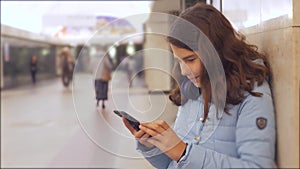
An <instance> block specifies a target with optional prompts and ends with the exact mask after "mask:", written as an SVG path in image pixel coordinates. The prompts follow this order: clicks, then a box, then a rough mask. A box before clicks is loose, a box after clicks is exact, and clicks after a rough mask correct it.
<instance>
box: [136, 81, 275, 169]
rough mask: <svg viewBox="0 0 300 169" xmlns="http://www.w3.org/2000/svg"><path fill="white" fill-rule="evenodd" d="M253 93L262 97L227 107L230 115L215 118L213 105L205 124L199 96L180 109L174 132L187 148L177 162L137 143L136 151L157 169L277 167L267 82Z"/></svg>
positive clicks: (252, 97)
mask: <svg viewBox="0 0 300 169" xmlns="http://www.w3.org/2000/svg"><path fill="white" fill-rule="evenodd" d="M253 91H255V92H260V93H262V94H263V96H262V97H254V96H252V95H250V94H248V95H247V96H246V98H245V99H244V100H243V101H242V102H241V103H240V104H238V105H235V106H231V107H230V109H229V112H230V115H228V114H226V113H221V114H220V115H219V117H220V118H217V117H216V110H215V107H214V106H213V105H212V106H211V107H210V110H209V113H208V120H207V121H206V122H205V123H204V124H203V123H202V122H201V120H200V118H201V117H202V115H203V104H202V98H201V96H200V97H199V98H198V100H189V101H188V102H187V103H186V104H184V105H183V106H180V107H179V109H178V114H177V119H176V121H175V125H174V131H175V132H176V133H177V135H178V136H179V137H180V138H181V139H182V140H183V141H184V142H186V143H188V146H187V149H186V153H185V155H184V156H183V157H182V158H181V159H180V160H179V162H178V163H177V162H176V161H173V160H171V159H170V158H169V157H168V156H166V155H165V154H164V153H162V152H161V151H160V150H159V149H158V148H152V149H147V148H146V147H144V146H143V145H141V144H139V143H138V146H137V150H139V151H140V152H141V153H142V154H143V155H144V156H145V157H146V159H147V160H148V161H149V162H150V163H151V164H152V165H153V166H154V167H156V168H160V169H163V168H164V169H165V168H169V169H175V168H182V169H183V168H184V169H200V168H209V169H210V168H211V169H216V168H276V164H275V161H274V159H275V141H276V125H275V115H274V108H273V101H272V97H271V91H270V88H269V85H268V83H267V82H265V83H263V85H261V86H259V87H255V88H254V90H253Z"/></svg>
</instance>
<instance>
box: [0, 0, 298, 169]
mask: <svg viewBox="0 0 300 169" xmlns="http://www.w3.org/2000/svg"><path fill="white" fill-rule="evenodd" d="M199 1H201V2H204V3H207V4H211V5H213V6H215V7H216V8H217V9H218V10H220V11H221V12H222V13H223V14H224V15H225V16H226V17H227V18H228V19H229V20H230V22H231V23H232V24H233V26H234V28H235V29H236V30H237V31H239V32H242V33H243V34H244V35H245V36H246V39H247V41H248V42H250V43H252V44H255V45H257V46H258V49H259V50H260V51H262V52H264V53H266V54H267V55H268V57H269V60H270V62H271V68H272V71H273V76H274V77H273V78H274V79H273V89H272V90H273V95H274V104H275V108H276V120H277V157H276V160H277V164H278V166H279V167H280V168H299V167H300V165H299V158H300V157H299V153H300V149H299V148H300V147H299V145H300V144H299V114H300V112H299V100H300V85H299V81H300V48H299V43H300V0H278V1H276V3H275V2H274V1H272V0H243V1H240V0H156V1H147V0H146V1H1V59H0V60H1V64H0V70H1V168H2V167H3V168H9V167H13V168H16V167H17V168H21V167H39V168H49V167H50V168H51V167H55V168H62V167H83V168H89V167H97V168H126V169H127V168H128V169H129V168H139V169H148V168H149V169H150V168H153V167H152V166H151V165H150V164H149V163H148V162H147V161H146V160H145V159H144V158H143V157H142V156H141V155H140V154H139V153H138V152H137V151H136V148H135V147H136V145H135V144H136V143H135V139H134V138H133V136H132V135H131V134H130V133H129V131H127V130H126V128H125V127H124V126H123V124H122V121H121V120H120V118H119V117H118V116H116V115H115V114H114V113H113V110H115V109H118V110H125V111H127V112H130V114H132V115H133V116H134V117H136V118H137V119H140V120H142V121H153V120H157V119H162V120H166V121H167V122H169V124H174V120H175V118H176V112H177V109H178V107H177V106H175V105H173V104H172V103H171V102H170V101H169V99H168V93H169V92H170V89H171V87H172V79H173V78H172V75H171V74H172V67H173V64H174V59H173V56H172V53H171V52H170V47H169V45H168V43H167V42H166V41H165V35H167V34H168V31H167V30H168V28H169V26H170V22H171V21H172V16H173V17H174V16H176V15H178V14H179V12H180V11H182V10H183V9H185V8H187V7H189V6H190V5H191V4H193V3H195V2H199ZM104 56H107V57H108V58H109V62H110V63H111V67H112V68H111V69H112V72H111V80H110V81H109V86H108V99H107V100H106V101H105V102H104V103H105V108H104V109H103V108H102V107H101V104H99V106H97V100H96V99H95V78H96V77H97V76H98V75H97V73H99V69H100V67H101V64H102V63H103V62H104ZM65 65H66V66H67V68H66V67H65ZM70 67H71V68H70ZM68 68H70V69H71V72H66V71H65V69H68Z"/></svg>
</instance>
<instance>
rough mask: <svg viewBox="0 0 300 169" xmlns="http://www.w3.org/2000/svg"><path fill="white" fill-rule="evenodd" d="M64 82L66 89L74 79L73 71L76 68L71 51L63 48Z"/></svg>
mask: <svg viewBox="0 0 300 169" xmlns="http://www.w3.org/2000/svg"><path fill="white" fill-rule="evenodd" d="M61 57H62V81H63V85H64V86H65V87H67V86H69V83H70V82H71V80H72V78H73V70H74V67H75V63H74V61H73V58H72V56H71V54H70V49H69V48H68V47H65V48H63V50H62V53H61Z"/></svg>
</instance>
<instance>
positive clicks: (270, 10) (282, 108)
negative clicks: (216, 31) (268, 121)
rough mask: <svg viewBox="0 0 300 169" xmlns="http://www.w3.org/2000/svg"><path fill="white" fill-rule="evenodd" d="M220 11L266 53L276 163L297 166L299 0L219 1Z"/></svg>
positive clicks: (288, 166) (281, 166)
mask: <svg viewBox="0 0 300 169" xmlns="http://www.w3.org/2000/svg"><path fill="white" fill-rule="evenodd" d="M223 13H224V14H225V16H227V17H228V18H229V19H230V20H231V21H232V23H233V24H234V25H235V27H236V28H238V29H239V30H240V31H241V32H242V33H243V34H244V35H246V37H247V41H248V42H250V43H252V44H255V45H257V46H258V48H259V50H260V51H262V52H265V53H267V55H268V56H269V59H270V63H271V68H272V71H273V76H274V77H273V78H274V79H273V95H274V102H275V108H276V120H277V163H278V166H279V167H280V168H299V97H300V91H299V88H300V87H299V80H300V78H299V75H300V69H299V67H300V49H299V47H300V45H299V44H300V1H299V0H281V1H273V0H243V1H240V0H230V1H229V0H223ZM238 16H243V17H240V18H239V17H238Z"/></svg>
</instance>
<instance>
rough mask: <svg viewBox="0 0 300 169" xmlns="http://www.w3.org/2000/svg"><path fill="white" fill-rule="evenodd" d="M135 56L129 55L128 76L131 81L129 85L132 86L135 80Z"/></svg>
mask: <svg viewBox="0 0 300 169" xmlns="http://www.w3.org/2000/svg"><path fill="white" fill-rule="evenodd" d="M133 57H134V56H127V58H128V59H127V62H126V63H127V78H128V82H129V87H131V86H132V82H133V79H134V77H133V74H134V73H135V60H134V58H133Z"/></svg>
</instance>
